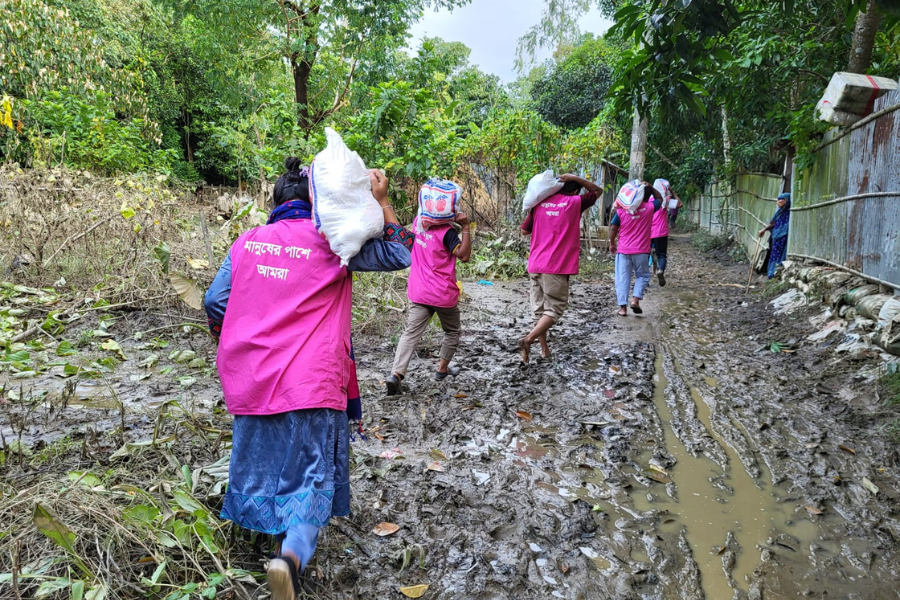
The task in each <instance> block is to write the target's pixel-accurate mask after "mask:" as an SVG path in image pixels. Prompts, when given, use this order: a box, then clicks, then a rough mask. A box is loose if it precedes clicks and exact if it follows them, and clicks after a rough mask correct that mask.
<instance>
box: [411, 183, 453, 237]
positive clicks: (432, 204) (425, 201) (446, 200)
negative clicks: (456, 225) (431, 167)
mask: <svg viewBox="0 0 900 600" xmlns="http://www.w3.org/2000/svg"><path fill="white" fill-rule="evenodd" d="M461 199H462V188H461V187H459V186H458V185H456V184H455V183H453V182H452V181H448V180H446V179H437V178H434V179H429V180H428V183H426V184H425V185H423V186H422V189H421V190H419V216H418V219H416V228H417V230H418V231H419V232H420V233H421V232H423V231H425V230H426V229H429V228H430V227H434V226H435V225H449V224H450V223H453V222H454V221H455V220H456V215H457V213H458V212H459V202H460V200H461Z"/></svg>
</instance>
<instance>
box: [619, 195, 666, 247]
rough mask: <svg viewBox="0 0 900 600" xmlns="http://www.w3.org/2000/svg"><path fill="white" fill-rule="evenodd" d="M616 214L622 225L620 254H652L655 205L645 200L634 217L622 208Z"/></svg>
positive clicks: (620, 228) (620, 230) (620, 227)
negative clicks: (651, 238)
mask: <svg viewBox="0 0 900 600" xmlns="http://www.w3.org/2000/svg"><path fill="white" fill-rule="evenodd" d="M657 212H665V211H663V210H660V211H657ZM616 213H617V214H618V215H619V223H620V226H619V254H650V235H651V230H652V229H653V214H654V213H653V203H652V202H649V201H647V200H645V201H644V202H643V203H642V204H641V206H640V208H638V209H637V210H636V211H635V213H634V214H633V215H632V214H631V213H629V212H628V211H627V210H624V209H621V208H619V209H617V210H616Z"/></svg>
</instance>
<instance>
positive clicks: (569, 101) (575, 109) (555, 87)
mask: <svg viewBox="0 0 900 600" xmlns="http://www.w3.org/2000/svg"><path fill="white" fill-rule="evenodd" d="M612 55H613V49H612V48H611V47H610V46H609V44H608V43H607V42H606V41H605V40H603V39H602V38H593V36H588V37H587V38H586V39H585V41H584V42H583V43H582V44H580V45H579V46H577V47H576V48H575V49H574V50H573V51H572V52H571V53H570V54H569V55H568V56H566V57H565V58H564V59H563V60H562V61H560V62H558V63H551V64H550V65H549V66H548V67H547V68H546V70H545V71H544V74H543V76H542V77H540V78H539V79H538V80H537V81H535V82H534V85H533V86H532V87H531V92H530V94H531V99H532V101H533V102H534V107H535V109H536V110H537V111H538V112H539V113H540V114H541V115H542V116H543V117H544V118H545V119H547V120H548V121H550V122H551V123H553V124H554V125H556V126H558V127H562V128H564V129H576V128H579V127H584V126H585V125H587V124H588V123H590V122H591V121H593V120H594V118H595V117H596V116H597V115H598V114H599V113H600V111H601V110H602V109H603V106H604V105H605V104H606V95H607V92H608V91H609V86H610V83H611V81H612V69H611V67H610V65H611V64H612V62H613V59H612Z"/></svg>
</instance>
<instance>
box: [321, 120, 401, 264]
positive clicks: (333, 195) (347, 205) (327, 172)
mask: <svg viewBox="0 0 900 600" xmlns="http://www.w3.org/2000/svg"><path fill="white" fill-rule="evenodd" d="M325 137H326V139H327V140H328V145H327V146H326V147H325V149H324V150H323V151H322V152H320V153H319V154H317V155H316V159H315V160H314V161H313V164H312V166H311V167H310V170H309V179H310V185H309V195H310V200H311V201H312V205H313V219H314V221H315V224H316V230H317V231H318V232H319V233H320V234H322V235H323V236H324V237H325V239H326V240H328V244H329V245H330V246H331V251H332V252H334V253H335V254H337V255H338V256H339V257H340V259H341V266H347V264H348V263H349V262H350V259H351V258H353V257H354V256H356V255H357V254H359V250H360V248H362V246H363V244H365V243H366V242H367V241H369V240H370V239H372V238H376V237H380V236H381V235H382V232H383V231H384V211H383V210H382V208H381V206H379V204H378V201H377V200H375V197H374V196H373V195H372V181H371V179H370V178H369V170H368V169H366V165H365V163H363V161H362V159H361V158H360V157H359V154H357V153H356V152H353V151H351V150H350V149H349V148H348V147H347V146H346V144H344V140H342V139H341V136H340V135H338V133H337V132H336V131H334V130H333V129H331V128H330V127H328V128H326V129H325Z"/></svg>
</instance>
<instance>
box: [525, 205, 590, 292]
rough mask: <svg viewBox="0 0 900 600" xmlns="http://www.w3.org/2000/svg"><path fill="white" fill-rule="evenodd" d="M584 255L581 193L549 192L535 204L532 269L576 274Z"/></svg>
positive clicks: (541, 271)
mask: <svg viewBox="0 0 900 600" xmlns="http://www.w3.org/2000/svg"><path fill="white" fill-rule="evenodd" d="M580 258H581V196H563V195H561V194H556V195H554V196H550V197H549V198H547V199H546V200H544V201H543V202H541V203H540V204H538V205H537V206H536V207H535V208H534V225H533V227H532V229H531V255H530V256H529V257H528V272H529V273H545V274H552V275H576V274H577V273H578V266H579V265H578V262H579V259H580Z"/></svg>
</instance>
